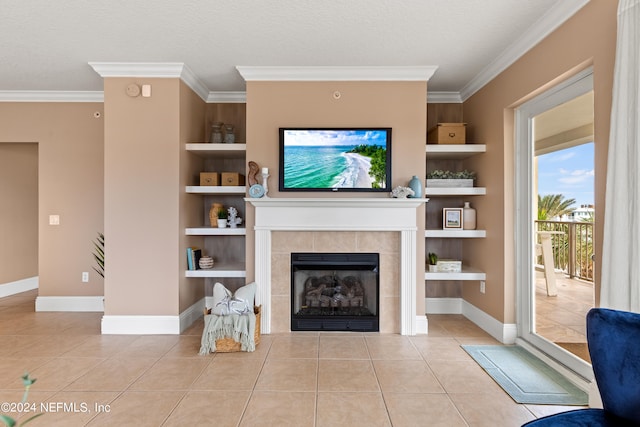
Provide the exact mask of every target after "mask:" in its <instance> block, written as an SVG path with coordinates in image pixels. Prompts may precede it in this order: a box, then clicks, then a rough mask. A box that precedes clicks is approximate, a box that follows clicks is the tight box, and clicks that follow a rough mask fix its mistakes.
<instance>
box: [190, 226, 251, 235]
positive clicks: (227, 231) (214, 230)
mask: <svg viewBox="0 0 640 427" xmlns="http://www.w3.org/2000/svg"><path fill="white" fill-rule="evenodd" d="M185 234H186V235H187V236H244V235H246V234H247V229H246V228H244V227H237V228H231V227H226V228H218V227H189V228H187V229H186V231H185Z"/></svg>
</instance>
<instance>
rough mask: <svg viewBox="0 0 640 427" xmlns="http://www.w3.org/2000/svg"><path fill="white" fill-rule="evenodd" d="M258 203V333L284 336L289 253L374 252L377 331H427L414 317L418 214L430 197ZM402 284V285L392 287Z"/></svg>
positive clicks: (287, 328)
mask: <svg viewBox="0 0 640 427" xmlns="http://www.w3.org/2000/svg"><path fill="white" fill-rule="evenodd" d="M246 200H247V201H248V202H250V203H251V204H252V205H254V206H255V228H254V229H255V279H256V283H258V292H257V294H256V304H258V305H262V318H261V332H262V333H264V334H269V333H277V332H289V331H290V330H291V326H290V298H291V295H290V270H289V268H290V267H289V264H288V262H289V256H290V253H291V252H296V251H305V252H313V251H318V252H379V253H380V270H381V271H380V296H381V298H380V332H383V333H401V334H402V335H416V334H426V333H427V318H426V316H425V315H424V314H420V315H417V313H416V283H417V277H416V268H417V264H416V262H417V257H416V237H417V236H416V234H417V232H416V231H417V227H416V213H417V208H418V206H420V205H421V204H422V203H425V202H426V201H427V199H392V198H340V199H338V198H322V199H318V198H314V199H311V198H295V199H293V198H269V197H265V198H260V199H251V198H248V199H246ZM396 284H399V285H396Z"/></svg>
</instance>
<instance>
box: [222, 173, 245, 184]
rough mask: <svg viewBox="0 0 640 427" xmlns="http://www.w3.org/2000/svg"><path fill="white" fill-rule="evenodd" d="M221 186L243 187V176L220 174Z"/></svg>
mask: <svg viewBox="0 0 640 427" xmlns="http://www.w3.org/2000/svg"><path fill="white" fill-rule="evenodd" d="M222 185H223V186H224V185H244V175H242V174H241V173H237V172H222Z"/></svg>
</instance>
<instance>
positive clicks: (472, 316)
mask: <svg viewBox="0 0 640 427" xmlns="http://www.w3.org/2000/svg"><path fill="white" fill-rule="evenodd" d="M462 314H463V315H464V317H466V318H467V319H469V320H471V321H472V322H473V323H475V324H476V325H478V326H479V327H480V328H482V329H483V330H484V331H485V332H487V333H488V334H489V335H491V336H492V337H494V338H495V339H497V340H498V341H500V342H501V343H503V344H514V343H515V342H516V338H517V337H518V329H517V327H516V325H515V324H514V323H502V322H500V321H498V320H497V319H496V318H495V317H492V316H490V315H488V314H487V313H485V312H484V311H482V310H480V309H479V308H478V307H476V306H475V305H473V304H470V303H468V302H467V301H462Z"/></svg>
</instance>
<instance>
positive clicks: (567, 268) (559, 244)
mask: <svg viewBox="0 0 640 427" xmlns="http://www.w3.org/2000/svg"><path fill="white" fill-rule="evenodd" d="M535 229H536V231H555V232H561V233H560V234H553V235H552V237H551V239H552V243H553V261H554V265H555V268H556V269H559V270H562V271H563V272H564V273H565V274H566V275H568V276H569V278H578V279H582V280H587V281H590V282H593V258H592V255H593V243H594V242H593V238H594V236H593V222H582V221H535ZM537 243H540V242H539V241H538V242H537ZM537 263H538V264H542V261H541V258H540V257H538V259H537Z"/></svg>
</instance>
